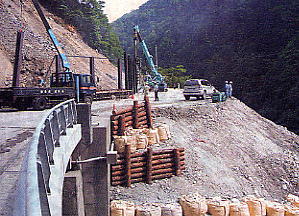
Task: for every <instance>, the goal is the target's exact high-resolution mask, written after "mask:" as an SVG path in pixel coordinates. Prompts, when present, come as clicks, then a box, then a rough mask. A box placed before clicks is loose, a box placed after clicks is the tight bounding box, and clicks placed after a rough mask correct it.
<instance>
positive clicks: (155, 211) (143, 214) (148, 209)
mask: <svg viewBox="0 0 299 216" xmlns="http://www.w3.org/2000/svg"><path fill="white" fill-rule="evenodd" d="M135 216H161V207H160V206H158V205H155V204H149V205H142V206H141V205H139V206H136V210H135Z"/></svg>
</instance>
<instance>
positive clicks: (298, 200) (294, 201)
mask: <svg viewBox="0 0 299 216" xmlns="http://www.w3.org/2000/svg"><path fill="white" fill-rule="evenodd" d="M286 198H287V200H288V201H289V202H290V203H291V204H292V205H293V206H295V207H299V197H298V196H295V195H293V194H289V195H288V196H287V197H286Z"/></svg>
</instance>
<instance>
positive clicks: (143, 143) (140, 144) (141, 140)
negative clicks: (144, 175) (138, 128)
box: [136, 134, 148, 149]
mask: <svg viewBox="0 0 299 216" xmlns="http://www.w3.org/2000/svg"><path fill="white" fill-rule="evenodd" d="M136 138H137V145H136V147H137V149H145V148H146V147H147V146H148V138H147V136H146V135H145V134H139V135H136Z"/></svg>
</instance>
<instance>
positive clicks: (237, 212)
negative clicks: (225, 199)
mask: <svg viewBox="0 0 299 216" xmlns="http://www.w3.org/2000/svg"><path fill="white" fill-rule="evenodd" d="M229 216H250V213H249V208H248V205H247V203H246V202H240V201H237V202H233V203H230V204H229Z"/></svg>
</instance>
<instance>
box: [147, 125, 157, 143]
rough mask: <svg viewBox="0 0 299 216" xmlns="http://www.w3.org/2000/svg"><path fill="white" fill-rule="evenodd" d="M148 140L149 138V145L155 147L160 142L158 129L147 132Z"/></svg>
mask: <svg viewBox="0 0 299 216" xmlns="http://www.w3.org/2000/svg"><path fill="white" fill-rule="evenodd" d="M147 138H148V145H153V144H156V143H158V142H160V139H159V134H158V129H157V128H152V129H149V130H148V132H147Z"/></svg>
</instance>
